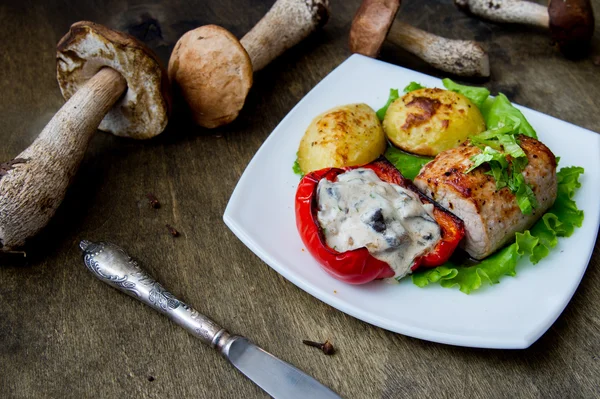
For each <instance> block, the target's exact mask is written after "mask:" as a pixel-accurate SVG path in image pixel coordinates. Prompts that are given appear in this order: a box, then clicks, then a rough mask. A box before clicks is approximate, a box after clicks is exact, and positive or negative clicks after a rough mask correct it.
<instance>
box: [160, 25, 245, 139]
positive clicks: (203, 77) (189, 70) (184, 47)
mask: <svg viewBox="0 0 600 399" xmlns="http://www.w3.org/2000/svg"><path fill="white" fill-rule="evenodd" d="M252 73H253V71H252V61H250V57H249V56H248V53H247V52H246V50H245V49H244V47H242V45H241V44H240V42H239V40H238V39H237V38H236V37H235V36H234V35H232V34H231V33H230V32H229V31H227V30H226V29H224V28H221V27H220V26H217V25H206V26H201V27H199V28H196V29H194V30H191V31H189V32H187V33H186V34H184V35H183V36H182V37H181V38H180V39H179V41H178V42H177V44H176V45H175V49H174V50H173V53H172V54H171V58H170V59H169V79H170V80H171V83H172V84H173V85H174V87H175V89H177V90H179V91H180V93H181V95H182V96H183V98H184V99H185V101H186V102H187V104H188V106H189V107H190V109H191V111H192V116H193V118H194V120H195V121H196V123H197V124H199V125H200V126H204V127H206V128H215V127H218V126H222V125H225V124H227V123H229V122H231V121H233V120H234V119H235V118H236V117H237V116H238V114H239V112H240V110H241V109H242V107H243V106H244V102H245V101H246V96H247V94H248V91H249V90H250V87H252Z"/></svg>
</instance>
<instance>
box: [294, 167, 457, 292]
mask: <svg viewBox="0 0 600 399" xmlns="http://www.w3.org/2000/svg"><path fill="white" fill-rule="evenodd" d="M296 224H297V227H298V231H299V233H300V236H301V238H302V241H303V242H304V244H305V245H306V248H307V249H308V251H309V252H310V253H311V255H312V256H313V257H315V258H316V260H317V261H318V262H319V263H320V264H321V265H322V266H323V268H324V269H325V270H326V271H327V272H329V273H330V274H332V275H333V276H334V277H336V278H338V279H340V280H342V281H345V282H347V283H351V284H363V283H367V282H369V281H372V280H375V279H381V278H392V277H395V278H397V279H399V278H402V277H404V276H405V275H406V274H408V273H410V272H411V271H413V270H415V269H417V268H418V267H419V266H425V267H433V266H438V265H441V264H443V263H444V262H446V261H447V260H448V258H449V257H450V255H451V254H452V252H454V250H455V249H456V246H457V245H458V243H459V242H460V240H461V239H462V238H463V236H464V225H463V222H462V221H461V220H460V219H458V218H457V217H456V216H454V215H452V214H451V213H449V212H448V211H446V210H445V209H443V208H442V207H441V206H439V205H438V204H436V203H435V202H434V201H432V200H431V199H429V198H428V197H426V196H425V195H423V194H422V193H421V192H420V191H419V190H418V189H417V188H416V187H415V186H414V185H413V183H412V182H411V181H410V180H408V179H406V178H404V176H402V174H401V173H400V172H399V171H398V170H397V169H396V168H395V167H394V166H393V165H392V164H391V163H389V162H388V161H387V160H386V159H385V158H383V157H381V158H379V159H377V160H376V161H374V162H372V163H370V164H367V165H364V166H353V167H346V168H326V169H321V170H318V171H315V172H311V173H309V174H307V175H306V176H304V177H303V178H302V180H301V181H300V184H299V186H298V190H297V192H296Z"/></svg>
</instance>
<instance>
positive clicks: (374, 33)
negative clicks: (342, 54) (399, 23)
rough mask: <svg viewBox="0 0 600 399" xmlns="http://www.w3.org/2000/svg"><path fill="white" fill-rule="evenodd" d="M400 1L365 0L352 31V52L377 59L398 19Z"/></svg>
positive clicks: (355, 17) (354, 20) (355, 18)
mask: <svg viewBox="0 0 600 399" xmlns="http://www.w3.org/2000/svg"><path fill="white" fill-rule="evenodd" d="M399 8H400V0H363V2H362V3H361V5H360V7H359V8H358V10H357V11H356V15H355V16H354V19H353V20H352V28H351V29H350V51H352V52H353V53H359V54H363V55H366V56H369V57H377V55H378V54H379V50H381V46H382V45H383V42H384V41H385V38H386V37H387V34H388V32H389V31H390V28H391V27H392V23H393V22H394V19H395V18H396V14H397V13H398V9H399Z"/></svg>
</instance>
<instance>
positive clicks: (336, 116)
mask: <svg viewBox="0 0 600 399" xmlns="http://www.w3.org/2000/svg"><path fill="white" fill-rule="evenodd" d="M386 146H387V140H386V138H385V134H384V132H383V128H382V127H381V122H379V119H377V115H376V114H375V111H373V109H372V108H371V107H369V106H368V105H366V104H348V105H342V106H339V107H335V108H332V109H330V110H329V111H326V112H323V113H322V114H321V115H319V116H317V117H316V118H315V119H313V121H312V122H311V123H310V125H309V126H308V129H306V133H304V136H303V137H302V140H301V141H300V147H299V148H298V163H299V164H300V169H302V172H303V173H304V174H306V173H309V172H312V171H314V170H318V169H323V168H328V167H343V166H354V165H363V164H367V163H369V162H371V161H374V160H375V159H377V157H379V156H380V155H381V154H383V152H384V151H385V148H386Z"/></svg>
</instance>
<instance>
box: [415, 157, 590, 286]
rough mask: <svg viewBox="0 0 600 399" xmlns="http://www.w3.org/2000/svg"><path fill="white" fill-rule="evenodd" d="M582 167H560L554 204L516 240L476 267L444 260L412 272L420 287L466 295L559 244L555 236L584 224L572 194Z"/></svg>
mask: <svg viewBox="0 0 600 399" xmlns="http://www.w3.org/2000/svg"><path fill="white" fill-rule="evenodd" d="M582 173H583V168H581V167H575V166H571V167H566V168H562V169H561V170H560V171H559V172H558V173H557V178H558V195H557V197H556V201H555V202H554V205H553V206H552V207H551V208H550V209H549V210H548V212H546V213H545V214H544V216H543V217H542V218H541V219H540V220H538V221H537V222H536V223H535V224H534V225H533V227H532V228H531V229H530V230H526V231H524V232H523V233H516V234H515V242H514V243H512V244H511V245H509V246H507V247H505V248H503V249H501V250H499V251H497V252H496V253H494V254H493V255H491V256H489V257H487V258H486V259H484V260H483V261H481V262H480V263H478V264H477V265H475V266H466V265H459V264H455V263H452V262H447V263H446V264H444V265H442V266H438V267H436V268H434V269H429V270H425V271H419V272H416V273H414V274H413V275H412V281H413V283H414V284H415V285H417V286H419V287H425V286H427V285H429V284H432V283H439V284H440V285H441V286H442V287H445V288H451V287H454V286H458V288H459V289H460V290H461V291H462V292H464V293H465V294H469V293H471V292H472V291H475V290H477V289H479V288H481V286H482V285H483V283H488V284H490V285H491V284H497V283H498V282H499V281H500V278H501V277H502V276H505V275H507V276H514V275H515V274H516V271H515V268H516V266H517V264H518V262H519V260H520V259H521V258H525V257H528V258H529V260H530V261H531V263H533V264H536V263H538V262H539V261H540V260H541V259H543V258H544V257H546V256H547V255H548V254H549V253H550V249H552V248H554V247H555V246H556V245H557V244H558V237H569V236H571V235H572V234H573V232H574V230H575V228H576V227H581V225H582V223H583V211H582V210H580V209H578V208H577V204H575V201H573V195H574V194H575V191H576V189H577V188H579V187H580V186H581V184H580V183H579V175H581V174H582Z"/></svg>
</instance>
